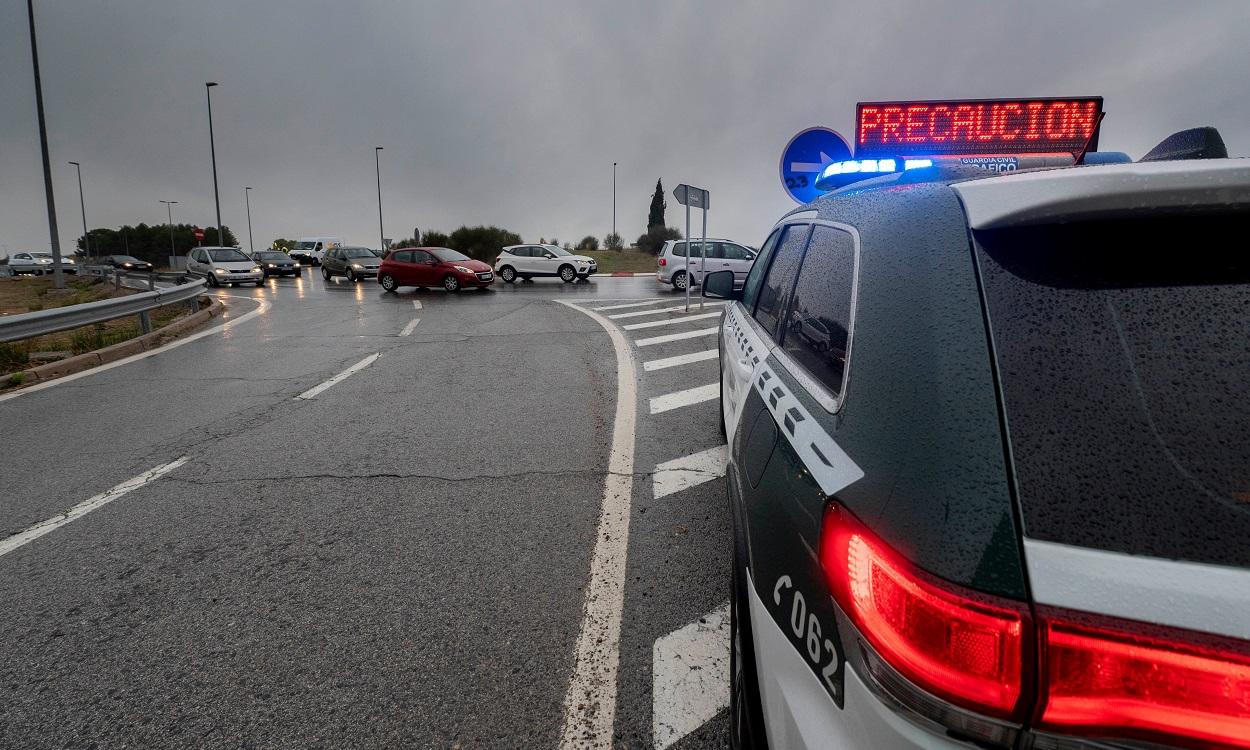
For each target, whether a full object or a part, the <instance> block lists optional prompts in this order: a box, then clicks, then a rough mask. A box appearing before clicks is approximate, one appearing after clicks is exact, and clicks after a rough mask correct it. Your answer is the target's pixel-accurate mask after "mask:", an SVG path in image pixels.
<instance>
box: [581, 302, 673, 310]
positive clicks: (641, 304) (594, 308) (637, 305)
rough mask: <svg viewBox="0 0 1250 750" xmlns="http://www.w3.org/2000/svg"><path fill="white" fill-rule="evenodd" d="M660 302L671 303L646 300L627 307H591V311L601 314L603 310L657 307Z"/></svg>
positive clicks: (632, 303)
mask: <svg viewBox="0 0 1250 750" xmlns="http://www.w3.org/2000/svg"><path fill="white" fill-rule="evenodd" d="M661 302H672V300H671V299H651V300H647V301H646V302H631V303H629V304H627V305H608V306H607V307H593V308H591V309H592V310H594V311H596V312H603V311H604V310H624V309H625V308H627V307H646V306H647V305H658V304H660V303H661Z"/></svg>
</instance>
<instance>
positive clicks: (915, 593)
mask: <svg viewBox="0 0 1250 750" xmlns="http://www.w3.org/2000/svg"><path fill="white" fill-rule="evenodd" d="M820 557H821V564H822V566H823V568H824V571H825V576H826V578H827V579H828V582H829V585H830V588H831V590H832V591H833V593H834V598H835V599H836V600H837V601H838V603H839V605H841V607H842V609H843V610H844V611H845V612H846V613H847V614H848V615H850V617H851V618H852V620H853V621H854V622H855V624H856V625H857V626H858V627H859V630H860V632H861V633H863V635H864V637H865V638H866V639H867V640H868V641H869V642H870V643H871V644H872V646H873V647H874V648H875V649H876V650H877V651H878V652H879V653H880V654H881V656H882V657H883V658H884V659H885V660H886V661H887V662H888V663H890V664H891V665H892V666H893V667H894V668H895V669H897V670H898V671H899V672H900V673H902V674H903V675H904V676H905V677H907V678H908V679H910V680H912V681H913V682H915V683H916V684H917V685H918V686H920V687H921V688H923V689H925V690H928V691H929V692H931V693H933V694H935V695H937V696H940V697H942V698H944V699H946V700H949V701H951V702H952V703H954V704H956V705H959V706H963V707H966V708H970V709H972V710H974V711H977V712H980V713H983V714H986V715H990V716H995V717H999V718H1008V717H1011V716H1012V715H1014V714H1015V713H1016V708H1017V705H1018V704H1019V703H1020V697H1021V694H1022V692H1023V687H1024V663H1025V662H1024V656H1025V650H1026V646H1027V643H1026V639H1028V638H1029V637H1030V636H1031V628H1030V625H1029V615H1028V609H1027V607H1026V606H1025V605H1024V604H1021V603H1018V602H1011V601H1007V600H1000V599H997V598H990V597H987V596H983V595H980V594H976V593H974V592H969V591H964V590H963V589H961V588H959V587H957V586H954V585H952V584H948V583H946V582H943V581H939V580H937V579H935V578H933V577H932V576H929V575H927V574H924V573H922V572H921V571H919V570H917V569H915V568H914V567H913V566H911V565H910V564H909V563H907V562H906V561H904V560H903V559H902V558H901V556H899V555H897V554H896V553H894V551H893V550H891V549H890V548H889V547H887V546H886V545H885V544H884V543H883V542H881V541H880V540H879V539H877V538H876V537H875V536H873V535H872V534H871V533H870V532H868V531H867V530H866V529H865V528H864V527H862V526H861V525H860V524H859V523H858V522H857V521H856V520H855V519H854V518H852V517H851V516H850V514H848V513H846V512H845V511H843V510H842V509H841V508H839V507H838V506H836V505H834V506H831V507H830V510H829V512H827V513H826V515H825V521H824V533H823V534H822V535H821V552H820Z"/></svg>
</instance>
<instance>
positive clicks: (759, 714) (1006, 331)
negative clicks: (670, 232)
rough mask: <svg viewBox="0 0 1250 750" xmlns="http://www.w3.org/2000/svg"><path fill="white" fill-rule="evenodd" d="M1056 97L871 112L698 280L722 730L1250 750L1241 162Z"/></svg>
mask: <svg viewBox="0 0 1250 750" xmlns="http://www.w3.org/2000/svg"><path fill="white" fill-rule="evenodd" d="M1055 101H1056V100H1037V101H1018V100H1013V101H1003V102H976V103H963V102H943V103H934V102H916V103H891V104H889V105H861V107H860V116H859V117H858V118H857V126H858V131H857V133H856V144H857V151H856V156H857V159H856V160H854V162H849V161H848V162H845V163H838V164H834V165H829V167H828V168H826V170H825V172H824V173H823V174H822V176H821V179H822V181H823V184H824V185H826V186H828V187H833V188H836V189H835V190H833V192H831V193H830V194H828V195H826V196H824V197H822V198H820V199H818V200H816V201H814V202H813V203H811V204H808V205H806V206H803V207H801V208H798V209H796V210H794V211H792V212H790V213H789V214H788V215H787V216H785V217H784V218H783V219H782V220H781V221H780V222H779V223H778V224H777V225H776V227H775V228H774V229H773V231H772V232H771V234H770V236H769V237H768V239H767V241H766V242H765V243H764V245H763V246H762V249H761V250H760V254H759V259H758V261H757V262H756V263H755V265H754V267H753V268H752V270H751V272H750V275H749V276H748V278H747V280H746V284H745V288H743V289H742V290H740V291H736V290H734V288H733V283H732V281H733V280H732V275H731V274H727V273H724V272H720V273H716V274H709V276H708V278H707V281H706V284H705V288H704V292H703V293H704V294H705V295H706V296H711V297H719V298H725V299H729V300H731V302H730V303H729V304H728V305H727V306H726V307H727V309H726V313H725V316H724V318H723V321H722V325H721V333H720V365H721V401H720V406H721V415H722V417H723V420H724V426H725V430H726V434H727V439H728V441H729V446H730V455H731V459H730V464H729V468H728V477H729V481H728V485H729V495H730V505H731V508H732V516H733V528H734V554H733V558H734V566H733V576H732V588H733V598H732V606H731V611H732V615H731V620H732V644H733V646H732V656H731V672H732V692H731V695H732V700H731V716H732V726H733V738H734V742H735V746H737V747H772V748H774V749H776V748H816V747H822V748H823V747H832V748H951V749H952V750H953V749H955V748H971V747H980V748H986V747H992V748H1046V749H1050V750H1062V749H1065V748H1092V747H1099V748H1107V747H1117V748H1118V747H1138V748H1141V747H1151V748H1153V747H1187V748H1193V747H1202V748H1207V747H1242V748H1244V747H1250V440H1248V439H1247V436H1248V434H1250V398H1248V394H1250V344H1248V343H1247V342H1248V338H1250V337H1248V335H1247V332H1248V331H1250V252H1247V251H1246V246H1245V242H1244V239H1242V238H1244V236H1245V227H1246V226H1247V223H1246V222H1247V219H1248V218H1250V160H1240V159H1228V158H1226V152H1225V150H1224V146H1223V143H1222V141H1220V139H1219V136H1218V134H1217V133H1215V132H1214V131H1213V130H1211V129H1198V130H1195V131H1187V132H1185V133H1181V134H1177V135H1176V136H1173V137H1171V138H1169V139H1167V140H1166V141H1165V142H1163V143H1161V144H1160V146H1159V147H1157V148H1156V149H1155V150H1153V151H1152V152H1151V153H1150V154H1148V155H1147V156H1146V157H1144V158H1143V159H1142V160H1140V161H1138V162H1135V163H1111V164H1099V163H1098V162H1105V161H1112V162H1125V161H1126V160H1127V157H1123V156H1114V155H1113V156H1107V155H1105V154H1104V155H1097V154H1096V153H1095V152H1093V150H1092V149H1091V148H1090V147H1091V145H1092V144H1094V143H1095V137H1096V134H1097V125H1098V121H1099V120H1100V119H1101V100H1097V109H1098V111H1097V113H1096V114H1097V119H1090V118H1089V117H1088V116H1087V115H1086V114H1085V110H1084V109H1083V106H1084V102H1085V101H1087V100H1069V101H1068V102H1067V103H1066V106H1065V107H1064V109H1069V110H1071V111H1076V112H1078V113H1079V114H1081V116H1082V117H1084V118H1085V119H1084V120H1083V122H1085V123H1086V124H1087V126H1083V125H1081V124H1080V123H1078V124H1077V125H1074V126H1072V127H1068V126H1067V125H1064V124H1063V123H1064V122H1067V121H1065V120H1064V119H1063V118H1064V117H1065V116H1066V115H1060V116H1054V115H1049V114H1048V113H1049V112H1051V111H1053V108H1052V107H1051V106H1050V105H1052V104H1054V103H1055ZM1035 105H1036V106H1035ZM886 106H889V107H890V108H891V109H890V111H889V113H888V116H887V115H886V114H885V113H883V110H885V109H886ZM866 108H867V109H868V112H869V114H868V116H867V119H865V115H864V110H865V109H866ZM874 108H875V109H874ZM939 108H944V109H939ZM961 108H962V109H961ZM1030 117H1032V118H1033V120H1032V122H1030V119H1029V118H1030ZM873 118H876V119H873ZM935 118H936V121H937V125H936V126H934V125H933V123H934V121H935ZM956 118H960V121H961V122H963V123H965V125H964V126H963V127H962V128H961V129H959V130H958V131H957V132H955V133H954V134H952V132H951V130H952V128H954V127H956V126H955V125H952V123H953V122H955V119H956ZM1048 118H1049V119H1048ZM1039 123H1040V124H1039ZM883 125H884V127H885V128H886V129H887V135H885V136H882V126H883ZM1030 127H1032V128H1034V129H1033V130H1030ZM1047 127H1050V132H1051V133H1052V134H1053V135H1054V137H1053V138H1050V140H1049V141H1048V140H1047V136H1046V133H1045V128H1047ZM1036 128H1042V129H1043V130H1042V131H1038V130H1036ZM891 133H892V135H890V134H891ZM1012 133H1014V134H1015V137H1016V138H1018V139H1019V141H1014V140H1012V139H1009V138H1008V136H1009V135H1011V134H1012ZM1029 133H1039V135H1038V137H1037V138H1036V139H1029V142H1027V143H1025V142H1024V140H1025V139H1024V136H1027V135H1028V134H1029ZM985 134H988V135H989V136H990V137H988V138H979V136H981V135H985ZM909 135H910V136H914V137H915V139H914V140H903V139H906V138H908V137H909ZM941 135H945V136H946V137H945V138H943V139H942V140H935V138H936V137H937V136H941ZM1060 136H1064V137H1060ZM1065 138H1066V140H1065ZM874 139H875V140H874ZM1013 143H1014V145H1013ZM1049 146H1055V148H1054V149H1053V150H1050V151H1046V150H1043V149H1044V148H1046V147H1049ZM1060 147H1061V148H1060ZM887 148H891V149H897V151H896V153H887V151H886V149H887ZM1028 149H1033V151H1029V150H1028ZM1065 151H1066V153H1063V152H1065ZM961 152H962V153H961ZM1065 160H1066V163H1067V165H1068V166H1067V167H1059V166H1056V164H1055V162H1063V161H1065ZM883 161H884V162H886V163H885V164H882V162H883ZM908 162H911V163H910V165H909V164H908ZM1039 162H1040V163H1044V164H1052V166H1051V167H1050V168H1042V169H1036V170H1033V169H1027V165H1029V164H1031V163H1039ZM907 166H911V168H910V169H908V168H906V167H907ZM1004 167H1010V168H1007V169H1005V170H1004ZM1001 171H1008V172H1014V173H1012V174H1001ZM865 177H868V178H870V179H863V178H865Z"/></svg>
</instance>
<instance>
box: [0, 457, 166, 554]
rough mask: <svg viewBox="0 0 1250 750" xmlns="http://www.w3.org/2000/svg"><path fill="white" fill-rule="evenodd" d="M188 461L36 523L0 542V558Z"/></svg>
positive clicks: (159, 469) (152, 472) (157, 470)
mask: <svg viewBox="0 0 1250 750" xmlns="http://www.w3.org/2000/svg"><path fill="white" fill-rule="evenodd" d="M189 459H190V456H183V457H182V458H179V459H177V460H175V461H170V462H169V463H167V464H161V465H160V466H157V467H156V468H155V469H149V470H147V471H145V472H143V473H142V474H140V475H139V476H137V477H134V478H133V479H127V480H126V481H124V482H122V483H121V484H119V485H117V486H116V487H113V488H112V489H110V490H106V491H104V492H101V493H100V494H98V495H95V496H93V497H89V498H87V499H86V500H83V501H82V502H81V503H79V504H77V505H75V506H74V507H72V508H70V509H69V510H67V511H65V512H64V513H62V514H60V515H57V516H53V517H52V518H49V519H48V520H46V521H43V522H41V523H37V524H35V525H34V526H31V527H30V528H28V529H26V530H25V531H20V532H18V533H16V534H14V535H12V536H10V537H6V538H5V539H0V556H4V555H7V554H8V553H10V552H12V551H13V550H15V549H17V548H18V547H22V546H24V545H26V544H29V543H31V542H33V541H35V540H36V539H38V538H39V537H41V536H43V535H44V534H49V533H51V532H53V531H56V530H57V529H59V528H61V527H62V526H64V525H65V524H67V523H70V522H71V521H77V520H78V519H80V518H82V517H83V516H85V515H87V514H88V513H90V512H91V511H93V510H98V509H99V508H103V507H104V506H105V505H108V504H109V503H111V502H113V501H114V500H116V499H117V498H119V497H121V496H122V495H125V494H126V493H128V492H133V491H135V490H137V489H139V488H140V487H142V486H144V485H145V484H149V483H151V482H154V481H156V480H157V479H160V478H161V477H162V476H164V475H166V474H168V473H169V472H171V471H173V470H174V469H176V468H178V467H179V466H182V465H183V464H185V463H186V462H187V461H188V460H189Z"/></svg>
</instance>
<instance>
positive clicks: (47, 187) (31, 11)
mask: <svg viewBox="0 0 1250 750" xmlns="http://www.w3.org/2000/svg"><path fill="white" fill-rule="evenodd" d="M26 16H27V17H28V18H29V19H30V61H31V66H32V67H33V68H34V71H35V109H37V110H38V112H39V146H40V148H41V149H42V150H43V190H44V193H46V194H47V197H48V235H49V239H50V240H51V241H52V279H53V283H54V284H56V288H57V289H64V288H65V274H64V272H62V270H61V238H60V236H59V235H58V234H57V228H56V201H55V200H53V198H52V162H51V161H49V159H48V125H47V122H46V121H45V120H44V117H43V82H42V81H41V80H40V78H39V47H38V45H37V44H36V43H35V5H34V0H26Z"/></svg>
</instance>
